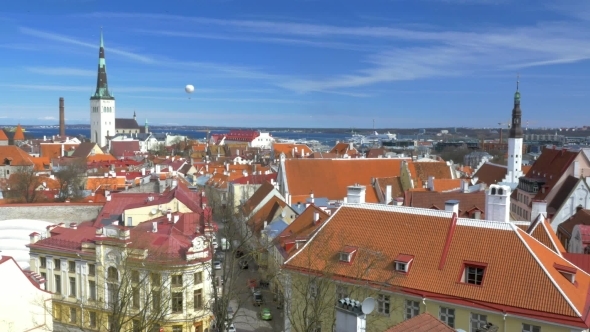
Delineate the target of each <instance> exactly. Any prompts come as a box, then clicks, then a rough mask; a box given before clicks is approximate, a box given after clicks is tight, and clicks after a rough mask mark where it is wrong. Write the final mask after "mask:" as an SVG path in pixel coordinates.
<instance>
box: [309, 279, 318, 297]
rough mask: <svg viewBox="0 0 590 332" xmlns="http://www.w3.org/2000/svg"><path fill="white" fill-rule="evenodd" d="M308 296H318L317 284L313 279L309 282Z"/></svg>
mask: <svg viewBox="0 0 590 332" xmlns="http://www.w3.org/2000/svg"><path fill="white" fill-rule="evenodd" d="M309 296H310V297H311V298H314V299H315V298H316V297H317V296H318V285H317V283H316V281H315V280H312V281H310V282H309Z"/></svg>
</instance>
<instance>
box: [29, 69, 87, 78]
mask: <svg viewBox="0 0 590 332" xmlns="http://www.w3.org/2000/svg"><path fill="white" fill-rule="evenodd" d="M25 69H26V70H28V71H29V72H31V73H35V74H41V75H51V76H96V71H92V70H86V69H78V68H67V67H26V68H25Z"/></svg>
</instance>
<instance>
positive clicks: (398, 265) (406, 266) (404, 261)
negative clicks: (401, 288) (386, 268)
mask: <svg viewBox="0 0 590 332" xmlns="http://www.w3.org/2000/svg"><path fill="white" fill-rule="evenodd" d="M413 261H414V256H412V255H406V254H399V255H397V257H396V258H395V260H394V261H393V267H394V269H395V271H397V272H403V273H408V271H410V265H411V264H412V262H413Z"/></svg>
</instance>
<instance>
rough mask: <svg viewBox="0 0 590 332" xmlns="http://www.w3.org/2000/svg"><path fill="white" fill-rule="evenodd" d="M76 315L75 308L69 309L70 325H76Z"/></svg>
mask: <svg viewBox="0 0 590 332" xmlns="http://www.w3.org/2000/svg"><path fill="white" fill-rule="evenodd" d="M76 314H77V312H76V308H70V323H72V324H76V322H77V319H76V318H77V317H76Z"/></svg>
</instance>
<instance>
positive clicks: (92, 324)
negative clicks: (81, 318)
mask: <svg viewBox="0 0 590 332" xmlns="http://www.w3.org/2000/svg"><path fill="white" fill-rule="evenodd" d="M88 318H89V320H88V324H89V325H90V327H96V312H94V311H90V312H89V313H88Z"/></svg>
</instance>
